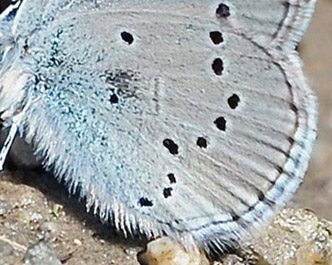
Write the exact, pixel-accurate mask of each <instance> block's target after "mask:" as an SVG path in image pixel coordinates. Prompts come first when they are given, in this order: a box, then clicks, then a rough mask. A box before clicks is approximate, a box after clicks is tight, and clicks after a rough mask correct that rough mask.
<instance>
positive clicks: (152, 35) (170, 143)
mask: <svg viewBox="0 0 332 265" xmlns="http://www.w3.org/2000/svg"><path fill="white" fill-rule="evenodd" d="M41 2H43V1H41V0H40V1H38V0H26V5H25V6H23V7H24V8H25V9H22V13H21V15H20V16H18V17H17V20H16V21H15V22H16V25H17V27H16V29H15V30H16V33H15V34H17V35H18V36H21V37H20V38H18V40H17V45H18V48H17V52H18V54H19V55H20V56H19V58H17V59H16V60H15V61H14V62H12V64H11V65H12V67H13V69H16V70H22V69H23V70H22V71H23V72H24V75H23V76H24V77H25V79H24V80H26V82H25V85H24V86H21V87H19V86H18V85H16V88H17V89H18V90H19V91H21V90H22V88H23V87H24V89H23V91H24V95H23V96H22V97H21V99H23V100H24V101H23V103H22V106H23V109H20V111H19V113H20V114H19V115H17V116H18V117H19V118H20V119H19V120H20V121H21V124H20V131H21V133H22V134H23V136H24V137H26V138H27V139H28V140H29V141H32V142H33V143H34V146H35V148H36V152H37V153H38V154H39V155H40V156H42V157H44V158H45V160H44V161H45V162H44V164H45V167H47V168H48V169H49V170H52V171H53V172H55V174H56V175H57V176H58V178H59V179H61V180H65V181H66V183H67V184H68V186H69V188H70V189H71V190H72V192H79V193H80V195H81V196H82V197H86V198H87V201H88V207H89V208H90V207H91V206H93V207H94V209H95V211H96V212H98V213H99V215H100V216H101V217H102V218H103V219H105V220H111V221H112V222H113V223H114V224H115V226H116V227H117V228H118V229H121V230H122V231H124V232H129V233H136V232H137V231H139V232H141V233H145V234H146V235H147V236H148V237H152V236H158V235H162V234H164V233H166V234H168V235H170V236H173V237H175V238H177V239H183V240H184V241H185V242H187V243H188V241H190V240H191V239H194V240H195V241H196V243H197V244H198V245H199V246H200V247H203V248H204V249H205V250H206V251H207V252H209V251H210V254H213V253H214V252H215V253H219V252H222V251H223V250H225V248H226V247H228V246H232V245H233V244H234V243H236V242H238V241H239V240H240V239H241V238H242V237H243V236H245V235H246V234H248V233H249V232H250V231H252V229H253V228H256V227H257V226H258V225H260V224H261V223H263V222H264V221H266V220H267V219H268V218H269V217H270V216H272V214H273V213H274V211H275V210H276V209H278V208H279V207H280V206H281V205H283V204H284V203H285V202H286V200H287V199H289V197H290V195H291V194H292V193H293V192H294V191H295V190H296V189H297V187H298V185H299V184H300V182H301V181H302V177H303V175H304V172H305V170H306V168H307V163H308V160H309V154H310V152H311V148H312V144H313V141H314V139H315V136H316V132H315V130H316V102H315V97H314V96H313V95H312V92H311V91H310V89H309V88H308V87H307V84H306V82H305V80H304V77H303V74H302V70H301V67H300V61H299V58H298V56H297V55H296V54H295V52H294V51H291V50H290V47H292V46H293V44H292V45H289V44H290V43H294V41H297V40H298V39H299V36H300V35H301V34H300V33H302V32H303V30H302V29H303V28H305V26H306V24H307V17H308V16H309V11H310V12H311V11H312V5H313V2H310V1H300V0H298V1H292V2H288V4H287V5H284V4H283V1H279V0H278V1H277V0H274V1H269V3H270V5H271V9H269V8H268V6H267V4H266V2H265V1H255V2H253V1H229V3H228V2H225V3H223V4H222V5H220V4H221V3H220V2H217V1H210V2H205V1H204V2H202V1H53V2H52V3H50V2H47V1H46V2H45V5H43V10H42V9H40V5H37V4H38V3H39V4H40V3H41ZM293 2H294V3H293ZM295 2H296V3H295ZM244 3H246V5H244ZM258 3H259V4H258ZM220 8H222V9H220ZM34 9H36V10H35V11H34V12H36V15H35V17H36V20H37V19H39V20H38V21H40V22H38V23H37V22H36V21H35V20H34V19H32V18H31V17H30V15H32V13H31V12H30V10H34ZM263 13H264V14H263ZM303 13H305V14H306V15H305V16H304V15H302V14H303ZM265 14H266V15H265ZM268 14H270V15H268ZM28 15H29V16H28ZM267 18H268V20H267ZM292 19H293V20H294V21H295V22H292V23H288V22H287V23H286V21H291V20H292ZM28 20H31V21H32V22H33V23H35V27H36V29H37V30H34V29H33V28H30V27H29V26H28V24H27V21H28ZM261 23H265V24H266V25H268V27H267V26H262V25H263V24H262V25H261ZM24 45H26V46H25V48H23V46H24ZM0 80H1V79H0ZM3 80H5V81H2V82H3V83H4V84H8V81H7V82H6V80H9V77H8V74H7V76H6V78H3ZM6 87H8V85H7V86H5V88H6ZM7 89H8V88H7ZM8 97H9V96H8ZM0 103H1V101H0Z"/></svg>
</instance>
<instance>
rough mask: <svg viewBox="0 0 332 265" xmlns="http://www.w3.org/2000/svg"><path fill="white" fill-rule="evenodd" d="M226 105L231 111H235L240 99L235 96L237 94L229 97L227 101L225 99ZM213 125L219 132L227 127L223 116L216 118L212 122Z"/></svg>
mask: <svg viewBox="0 0 332 265" xmlns="http://www.w3.org/2000/svg"><path fill="white" fill-rule="evenodd" d="M227 103H228V106H229V107H230V108H231V109H233V110H234V109H236V108H237V107H238V106H239V103H240V97H239V96H238V95H237V94H233V95H232V96H230V97H229V98H228V99H227ZM214 124H215V125H216V126H217V128H218V129H219V130H220V131H224V132H225V131H226V127H227V121H226V119H225V117H223V116H220V117H218V118H217V119H216V120H215V121H214Z"/></svg>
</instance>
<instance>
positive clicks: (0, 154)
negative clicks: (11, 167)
mask: <svg viewBox="0 0 332 265" xmlns="http://www.w3.org/2000/svg"><path fill="white" fill-rule="evenodd" d="M16 133H17V125H16V124H15V123H13V124H12V126H11V127H10V130H9V133H8V136H7V138H6V141H5V143H4V145H3V147H2V149H1V151H0V172H1V171H3V166H4V164H5V161H6V158H7V155H8V152H9V150H10V148H11V146H12V144H13V141H14V139H15V136H16Z"/></svg>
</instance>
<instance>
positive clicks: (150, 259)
mask: <svg viewBox="0 0 332 265" xmlns="http://www.w3.org/2000/svg"><path fill="white" fill-rule="evenodd" d="M140 259H141V260H140V262H141V264H144V265H208V264H209V262H208V260H207V259H206V257H205V255H204V254H202V253H200V252H198V251H192V252H188V251H186V250H185V249H184V247H183V246H182V245H181V244H180V243H178V242H175V241H174V240H172V239H170V238H168V237H163V238H160V239H157V240H154V241H152V242H150V243H149V244H148V245H147V250H146V252H145V253H143V254H141V256H140Z"/></svg>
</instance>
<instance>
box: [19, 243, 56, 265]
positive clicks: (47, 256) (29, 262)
mask: <svg viewBox="0 0 332 265" xmlns="http://www.w3.org/2000/svg"><path fill="white" fill-rule="evenodd" d="M24 264H25V265H61V262H60V260H59V259H58V258H57V257H56V256H55V254H54V252H53V250H52V249H51V248H50V247H49V246H48V245H47V244H46V243H45V242H44V241H39V242H38V243H36V244H34V245H32V246H30V247H29V248H28V249H27V251H26V253H25V256H24Z"/></svg>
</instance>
